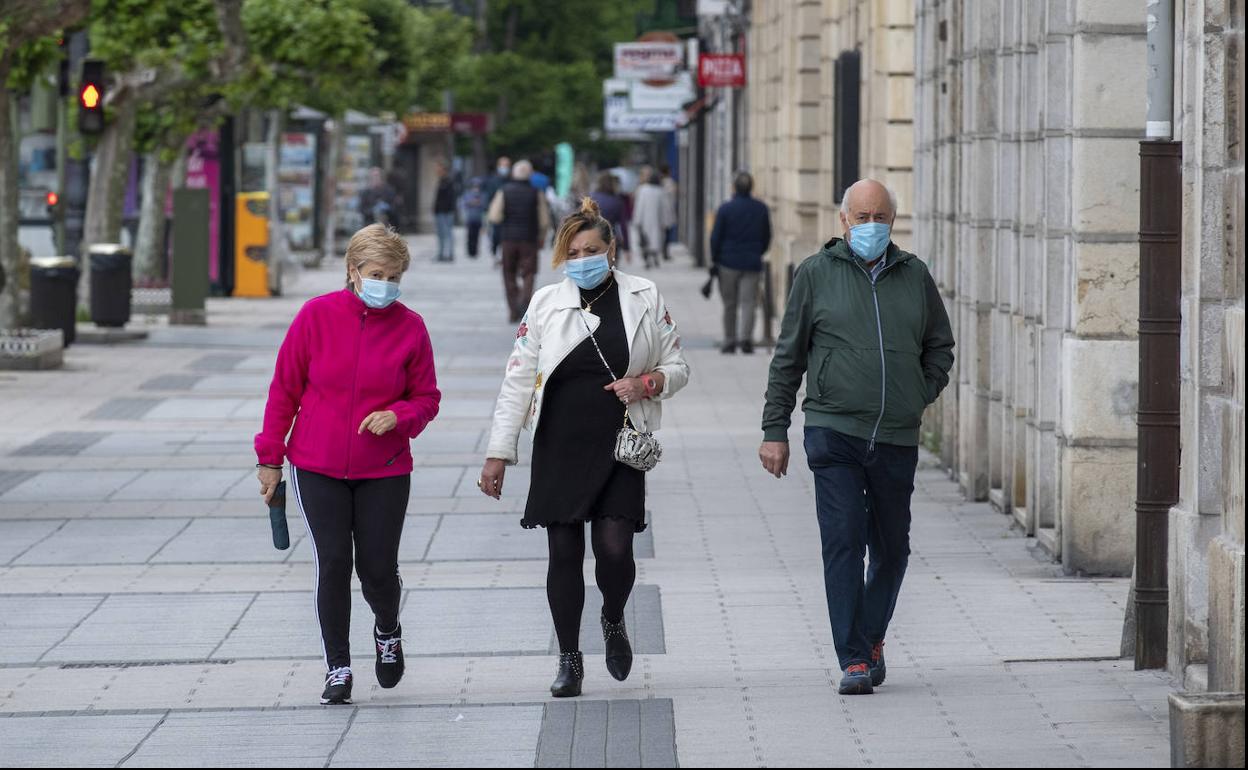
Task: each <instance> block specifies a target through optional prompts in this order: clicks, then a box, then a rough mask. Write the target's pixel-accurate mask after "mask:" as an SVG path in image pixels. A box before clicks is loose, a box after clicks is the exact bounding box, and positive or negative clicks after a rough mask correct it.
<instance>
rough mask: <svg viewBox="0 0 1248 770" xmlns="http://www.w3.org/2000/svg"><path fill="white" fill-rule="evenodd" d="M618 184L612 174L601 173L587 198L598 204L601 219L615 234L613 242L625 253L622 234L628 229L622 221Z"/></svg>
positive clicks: (621, 199) (622, 208) (622, 206)
mask: <svg viewBox="0 0 1248 770" xmlns="http://www.w3.org/2000/svg"><path fill="white" fill-rule="evenodd" d="M619 186H620V182H619V180H617V179H616V178H615V175H614V174H611V173H609V172H606V171H604V172H602V173H601V174H599V175H598V179H597V183H596V185H595V187H594V192H593V193H592V194H590V196H589V197H591V198H593V199H594V203H597V204H598V210H599V212H601V214H602V218H603V219H605V220H607V222H609V223H610V224H611V229H612V231H614V232H615V242H616V244H617V245H618V247H619V250H620V251H621V252H623V251H625V250H626V249H625V248H624V243H626V240H625V239H624V232H625V231H626V230H627V229H628V228H627V224H626V220H625V219H624V210H625V203H624V198H622V197H621V196H620V195H618V194H617V193H616V190H617V189H618V188H619Z"/></svg>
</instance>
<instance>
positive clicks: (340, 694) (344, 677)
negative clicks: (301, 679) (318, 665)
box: [321, 666, 351, 706]
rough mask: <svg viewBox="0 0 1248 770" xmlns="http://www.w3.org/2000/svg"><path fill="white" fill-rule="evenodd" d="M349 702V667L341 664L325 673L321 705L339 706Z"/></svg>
mask: <svg viewBox="0 0 1248 770" xmlns="http://www.w3.org/2000/svg"><path fill="white" fill-rule="evenodd" d="M350 702H351V667H350V666H342V667H341V668H335V669H332V670H330V672H329V673H328V674H326V675H325V692H323V693H321V705H322V706H341V705H345V704H348V703H350Z"/></svg>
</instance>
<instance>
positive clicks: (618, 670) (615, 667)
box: [602, 615, 633, 682]
mask: <svg viewBox="0 0 1248 770" xmlns="http://www.w3.org/2000/svg"><path fill="white" fill-rule="evenodd" d="M602 640H603V641H604V642H606V648H607V671H608V672H610V674H611V676H613V677H615V679H616V681H619V682H623V681H624V680H625V679H628V672H630V671H632V670H633V645H632V644H631V643H630V642H629V641H628V629H627V628H625V627H624V618H620V621H619V622H618V623H612V622H611V621H609V620H607V617H606V615H603V616H602Z"/></svg>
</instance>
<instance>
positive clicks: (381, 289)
mask: <svg viewBox="0 0 1248 770" xmlns="http://www.w3.org/2000/svg"><path fill="white" fill-rule="evenodd" d="M400 293H401V291H400V289H399V285H398V284H397V283H392V282H390V281H378V280H376V279H375V278H365V277H364V276H363V275H361V276H360V299H362V300H364V304H365V305H368V306H369V307H371V308H373V309H374V310H381V309H382V308H384V307H389V306H390V305H391V303H393V302H394V301H395V300H396V299H398V298H399V294H400Z"/></svg>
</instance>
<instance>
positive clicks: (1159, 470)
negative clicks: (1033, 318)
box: [1135, 0, 1183, 669]
mask: <svg viewBox="0 0 1248 770" xmlns="http://www.w3.org/2000/svg"><path fill="white" fill-rule="evenodd" d="M1174 43H1175V41H1174V2H1173V0H1149V2H1148V43H1147V45H1148V114H1147V124H1146V126H1147V128H1146V132H1145V137H1146V138H1145V139H1144V140H1143V141H1141V142H1140V326H1139V349H1140V401H1139V411H1138V413H1137V424H1138V431H1139V433H1138V439H1139V450H1138V455H1137V460H1136V508H1135V510H1136V546H1135V571H1136V584H1135V613H1136V631H1135V634H1136V635H1135V667H1136V669H1144V668H1165V666H1166V647H1167V640H1168V635H1169V628H1168V625H1169V613H1170V594H1169V582H1168V580H1169V578H1168V574H1167V573H1168V569H1167V567H1168V564H1167V558H1168V546H1169V538H1170V535H1169V518H1170V508H1171V506H1173V505H1175V504H1176V503H1177V502H1178V500H1179V329H1180V323H1181V318H1180V309H1179V303H1180V298H1181V296H1182V292H1181V284H1182V281H1181V277H1182V276H1181V267H1182V261H1181V258H1182V252H1181V243H1180V223H1181V218H1182V213H1183V192H1182V182H1183V172H1182V158H1183V144H1182V142H1176V141H1174V139H1173V123H1172V120H1173V115H1174Z"/></svg>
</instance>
